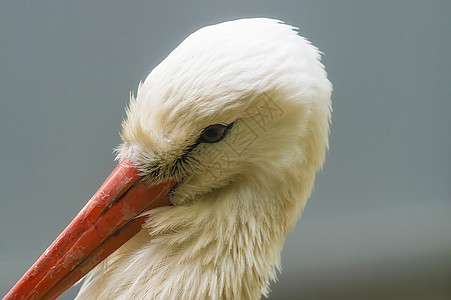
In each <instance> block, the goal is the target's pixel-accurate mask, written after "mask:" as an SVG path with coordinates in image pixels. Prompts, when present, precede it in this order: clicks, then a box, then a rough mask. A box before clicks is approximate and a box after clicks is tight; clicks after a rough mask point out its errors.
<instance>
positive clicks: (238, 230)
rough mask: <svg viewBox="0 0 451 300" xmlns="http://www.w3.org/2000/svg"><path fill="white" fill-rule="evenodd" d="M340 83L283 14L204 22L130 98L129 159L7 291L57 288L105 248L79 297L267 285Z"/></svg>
mask: <svg viewBox="0 0 451 300" xmlns="http://www.w3.org/2000/svg"><path fill="white" fill-rule="evenodd" d="M331 91H332V85H331V83H330V82H329V80H328V79H327V74H326V72H325V70H324V66H323V65H322V63H321V62H320V54H319V52H318V50H317V48H315V47H314V46H312V45H311V44H310V43H309V42H308V41H307V40H306V39H305V38H303V37H301V36H299V35H298V34H297V33H296V31H295V28H293V27H291V26H289V25H285V24H283V23H282V22H280V21H276V20H270V19H264V18H257V19H242V20H236V21H230V22H225V23H221V24H218V25H214V26H208V27H205V28H202V29H200V30H198V31H197V32H195V33H193V34H192V35H190V36H189V37H188V38H187V39H186V40H185V41H183V42H182V43H181V44H180V45H179V46H178V47H177V48H176V49H175V50H174V51H173V52H172V53H171V54H169V56H168V57H167V58H166V59H165V60H163V62H161V64H160V65H158V66H157V67H156V68H155V69H154V70H153V71H152V72H151V73H150V74H149V75H148V77H147V78H146V80H145V81H144V82H143V83H141V84H140V85H139V87H138V90H137V93H136V96H134V95H132V96H131V100H130V106H129V108H128V110H127V118H126V120H125V121H124V122H123V126H122V127H123V128H122V139H123V143H122V144H121V145H120V146H119V147H118V149H117V154H118V159H119V160H120V161H121V162H120V164H119V166H118V167H117V168H116V170H115V171H114V172H113V173H112V175H111V176H110V178H108V179H107V181H106V182H105V184H104V185H103V186H102V187H101V188H100V190H99V191H98V192H97V194H96V195H94V197H93V198H92V199H91V201H90V202H89V203H88V204H87V205H86V207H85V208H84V209H83V210H82V211H81V212H80V213H79V215H78V216H77V217H76V218H75V219H74V221H73V222H72V223H71V224H70V225H69V226H68V228H66V230H65V231H64V232H63V233H62V234H61V235H60V237H58V238H57V239H56V240H55V242H54V243H53V244H52V245H51V246H50V247H49V249H47V250H46V252H45V253H44V254H43V255H42V256H41V258H40V259H39V260H38V261H37V262H36V263H35V265H34V266H33V267H32V268H30V270H29V271H28V273H27V274H25V275H24V277H23V278H22V279H21V280H20V281H19V283H18V284H17V285H16V286H15V287H14V288H13V289H12V290H11V291H10V292H9V294H7V296H6V297H5V299H20V297H22V296H23V297H25V298H26V299H41V298H42V299H49V298H54V297H56V296H57V295H59V294H60V293H62V292H63V291H64V290H65V289H66V288H68V287H69V286H70V285H72V284H73V283H74V282H76V281H77V280H79V279H80V278H81V277H83V276H84V275H85V274H86V273H87V272H88V271H89V270H90V269H92V268H93V267H94V266H95V265H96V264H98V263H99V262H100V261H101V260H103V259H104V260H103V261H102V262H101V263H100V264H99V265H97V267H95V268H94V269H93V270H92V271H91V272H90V274H89V275H88V276H87V277H86V279H85V282H84V284H83V286H82V288H81V290H80V293H79V295H78V296H77V299H259V298H260V297H261V296H262V295H265V296H267V295H268V293H269V288H268V286H269V282H270V281H274V280H275V279H276V271H277V269H279V268H280V253H281V250H282V248H283V244H284V241H285V238H286V235H287V233H288V232H289V231H290V230H291V229H292V228H293V226H294V225H295V223H296V221H297V220H298V218H299V216H300V214H301V212H302V210H303V208H304V206H305V204H306V202H307V199H308V197H309V196H310V194H311V192H312V188H313V185H314V180H315V176H316V173H317V172H318V171H319V170H320V169H321V168H322V165H323V162H324V159H325V153H326V151H327V148H328V136H329V124H330V118H331V101H330V97H331ZM155 199H156V201H157V202H158V203H157V202H153V201H154V200H155ZM169 204H172V205H169ZM157 207H158V208H157ZM127 240H128V241H127ZM121 245H122V246H121ZM119 247H120V248H119ZM117 248H119V249H117ZM116 249H117V250H116ZM114 250H116V251H115V252H114V253H113V254H111V255H109V256H108V254H110V253H112V252H113V251H114ZM106 256H108V258H106V259H105V257H106Z"/></svg>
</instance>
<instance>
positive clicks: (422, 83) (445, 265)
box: [0, 0, 451, 299]
mask: <svg viewBox="0 0 451 300" xmlns="http://www.w3.org/2000/svg"><path fill="white" fill-rule="evenodd" d="M63 2H64V3H63ZM450 13H451V1H357V0H355V1H334V0H330V1H318V0H311V1H297V2H295V1H277V2H276V1H249V2H244V3H243V2H242V1H237V0H235V1H228V2H225V1H223V2H214V1H190V2H182V1H177V2H176V1H165V2H164V3H163V1H159V2H157V1H155V2H151V1H83V3H82V2H80V1H73V2H70V3H69V1H28V2H23V1H2V2H1V3H0V104H1V106H0V295H4V294H5V293H6V292H7V290H8V289H9V288H10V287H11V286H12V285H13V283H14V282H15V281H16V280H17V279H18V278H19V277H20V276H21V275H22V274H23V272H25V271H26V269H28V267H29V266H30V264H31V263H32V262H33V261H34V260H35V259H36V258H37V257H38V256H39V255H40V254H41V253H42V252H43V251H44V250H45V248H46V247H47V245H48V244H49V243H50V242H51V241H52V240H53V239H54V238H55V237H56V236H57V235H58V233H59V232H60V231H61V230H62V229H63V228H64V227H65V226H66V225H67V223H68V222H69V221H70V220H71V219H72V218H73V217H74V215H75V214H76V213H77V212H78V211H79V209H81V208H82V206H83V205H84V203H85V202H86V201H87V200H88V199H89V197H90V196H91V195H92V194H93V193H94V192H95V191H96V189H97V188H98V186H99V185H100V184H101V183H102V182H103V180H104V179H105V177H106V175H107V174H108V173H109V172H110V171H111V170H112V168H113V167H114V166H115V162H114V161H113V158H114V155H113V154H112V149H113V148H114V147H115V146H116V145H117V144H118V143H119V142H120V139H119V135H118V132H119V129H120V123H121V119H122V118H123V117H124V115H125V113H124V107H125V105H126V104H127V102H128V98H129V91H130V90H136V87H137V85H138V82H139V81H140V80H143V79H144V78H145V76H146V75H147V74H148V73H149V71H150V70H151V69H152V68H153V67H155V66H156V65H157V64H158V63H159V62H160V61H161V60H162V59H164V57H165V56H166V55H167V54H168V53H169V52H170V51H171V50H172V49H173V48H174V47H176V46H177V45H178V44H179V43H180V42H181V41H182V40H183V39H184V38H185V37H186V36H187V35H189V34H190V33H192V32H193V31H195V30H196V29H198V28H200V27H203V26H205V25H209V24H214V23H218V22H221V21H226V20H231V19H237V18H243V17H258V16H266V17H272V18H277V19H281V20H284V21H285V22H287V23H289V24H292V25H295V26H297V27H299V28H300V33H301V35H303V36H306V37H307V38H309V39H310V40H311V41H312V43H313V44H314V45H316V46H317V47H319V48H320V49H321V51H323V52H324V53H325V55H324V58H323V61H324V64H325V65H326V67H327V70H328V73H329V76H330V80H331V81H332V82H333V84H334V94H333V108H334V113H333V124H332V132H331V148H330V152H329V154H328V157H327V160H326V165H325V168H324V171H323V173H322V174H321V175H320V176H319V177H318V180H317V184H316V187H315V191H314V193H313V196H312V197H311V199H310V201H309V203H308V205H307V208H306V211H305V213H304V215H303V218H302V220H301V221H300V222H299V223H298V225H297V226H296V228H295V229H294V231H293V232H292V233H291V234H290V235H289V236H288V239H287V243H286V245H285V248H284V251H283V254H282V264H283V272H282V274H281V275H280V276H279V281H278V282H277V283H273V284H272V285H271V289H272V293H271V295H270V299H301V298H302V299H451V188H450V184H451V134H450V133H451V117H450V115H451V78H450V77H451V76H450V70H451V59H450V54H451V21H450ZM76 290H77V288H72V289H71V290H70V291H69V292H67V293H66V294H64V295H63V296H62V297H61V299H72V298H73V297H74V295H75V294H76Z"/></svg>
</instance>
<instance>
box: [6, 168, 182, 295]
mask: <svg viewBox="0 0 451 300" xmlns="http://www.w3.org/2000/svg"><path fill="white" fill-rule="evenodd" d="M141 179H142V177H141V176H140V172H139V171H138V170H137V169H136V167H135V166H134V165H133V164H132V163H131V162H130V161H129V160H123V161H121V162H120V163H119V165H118V166H117V167H116V169H115V170H114V171H113V172H112V173H111V175H110V176H109V177H108V178H107V180H106V181H105V182H104V183H103V185H102V186H101V187H100V189H99V190H98V191H97V192H96V193H95V194H94V196H93V197H92V198H91V200H90V201H89V202H88V203H87V204H86V205H85V207H84V208H83V209H82V210H81V211H80V212H79V213H78V215H77V216H76V217H75V218H74V219H73V220H72V222H71V223H70V224H69V225H68V226H67V227H66V229H64V231H63V232H62V233H61V234H60V235H59V236H58V237H57V238H56V239H55V241H54V242H53V243H52V244H51V245H50V246H49V247H48V248H47V250H46V251H45V252H44V254H42V255H41V257H40V258H39V259H38V260H37V261H36V262H35V263H34V264H33V265H32V266H31V268H30V269H29V270H28V271H27V273H25V275H24V276H23V277H22V278H21V279H20V280H19V281H18V282H17V283H16V285H15V286H14V287H13V288H12V289H11V290H10V291H9V293H8V294H6V296H5V298H4V300H12V299H27V300H28V299H55V298H56V297H58V296H59V295H61V294H62V293H63V292H64V291H65V290H67V289H68V288H70V287H71V286H72V285H73V284H74V283H76V282H77V281H78V280H80V279H81V278H82V277H83V276H85V275H86V274H87V273H88V272H89V271H90V270H91V269H93V268H94V267H95V266H96V265H97V264H99V263H100V262H101V261H102V260H104V259H105V258H106V257H108V256H109V255H110V254H111V253H113V252H114V251H115V250H116V249H117V248H119V247H120V246H122V245H123V244H124V243H125V242H126V241H128V240H129V239H130V238H132V237H133V236H134V235H135V234H137V233H138V232H139V231H140V230H141V226H142V224H143V223H144V221H145V217H139V215H140V214H142V213H143V212H145V211H147V210H150V209H153V208H156V207H160V206H165V205H169V200H168V197H167V193H168V192H169V191H170V189H171V188H172V187H173V186H174V185H175V181H167V182H164V183H161V184H158V185H148V184H146V183H144V182H141Z"/></svg>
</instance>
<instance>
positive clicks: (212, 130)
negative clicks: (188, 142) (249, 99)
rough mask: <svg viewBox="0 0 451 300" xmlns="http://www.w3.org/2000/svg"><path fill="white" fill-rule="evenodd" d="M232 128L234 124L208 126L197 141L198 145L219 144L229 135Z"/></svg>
mask: <svg viewBox="0 0 451 300" xmlns="http://www.w3.org/2000/svg"><path fill="white" fill-rule="evenodd" d="M232 126H233V123H230V124H229V125H224V124H213V125H210V126H207V127H205V128H204V130H202V133H201V134H200V136H199V138H198V139H197V143H209V144H212V143H217V142H219V141H220V140H222V139H223V138H224V137H225V136H226V135H227V133H228V132H229V130H230V128H232Z"/></svg>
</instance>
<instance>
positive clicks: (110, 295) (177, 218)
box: [78, 176, 303, 299]
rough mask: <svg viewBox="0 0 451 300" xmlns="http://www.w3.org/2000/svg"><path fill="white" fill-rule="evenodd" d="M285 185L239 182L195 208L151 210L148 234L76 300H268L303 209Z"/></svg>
mask: <svg viewBox="0 0 451 300" xmlns="http://www.w3.org/2000/svg"><path fill="white" fill-rule="evenodd" d="M288 177H290V176H288ZM286 180H287V179H284V183H282V182H278V180H276V179H274V180H272V181H271V182H272V183H271V184H270V185H268V184H267V185H263V184H261V182H259V181H258V180H257V181H254V182H249V181H248V182H246V181H245V180H237V181H235V182H233V183H231V184H230V186H228V187H227V188H226V189H219V190H217V191H213V192H211V193H208V194H205V195H203V196H202V197H200V199H198V201H196V202H194V203H192V204H190V205H183V206H173V207H165V208H160V209H156V210H152V211H151V212H150V214H149V218H148V221H147V223H146V225H145V228H144V229H143V230H142V231H141V232H140V233H139V234H138V235H137V236H135V237H134V238H133V239H131V240H130V241H129V242H127V243H126V244H125V245H124V246H122V247H121V248H120V249H119V250H118V251H116V252H115V253H114V254H113V255H111V256H110V257H109V258H108V259H107V260H106V261H105V262H103V263H102V264H101V265H100V266H98V267H97V268H96V269H94V270H93V271H92V272H91V274H90V275H89V276H88V278H87V280H86V281H85V283H84V285H83V287H82V289H81V292H80V294H79V296H78V297H79V299H118V298H121V299H205V298H211V299H259V298H260V297H261V295H262V294H263V295H266V294H267V293H268V283H269V281H270V280H275V278H276V270H277V268H279V266H280V252H281V251H282V248H283V244H284V241H285V237H286V234H287V231H288V230H289V229H290V228H291V226H293V224H294V222H295V220H296V219H297V216H298V215H299V213H300V210H301V208H302V207H303V204H302V203H301V202H299V201H296V200H295V199H291V198H290V197H291V195H293V193H295V192H296V191H292V190H289V189H287V188H285V187H288V186H290V185H291V183H290V182H286ZM265 182H268V181H267V180H265ZM291 186H292V185H291Z"/></svg>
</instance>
